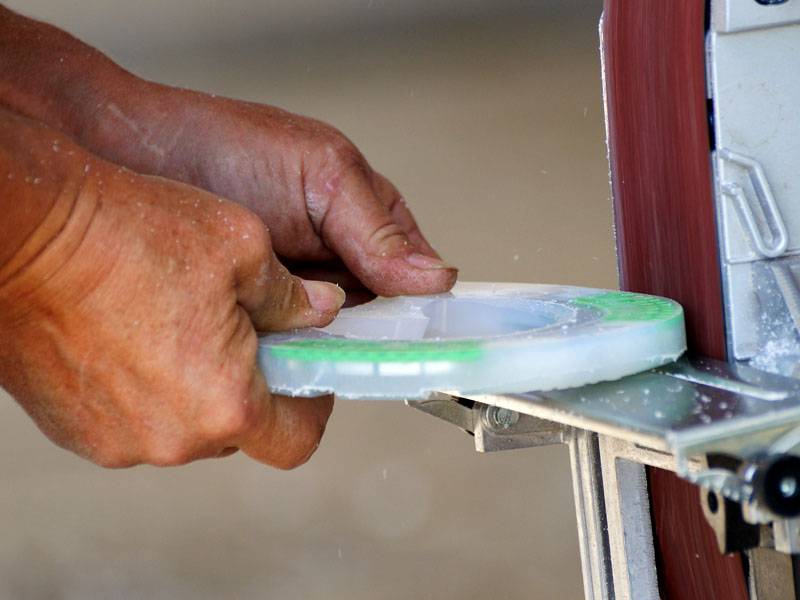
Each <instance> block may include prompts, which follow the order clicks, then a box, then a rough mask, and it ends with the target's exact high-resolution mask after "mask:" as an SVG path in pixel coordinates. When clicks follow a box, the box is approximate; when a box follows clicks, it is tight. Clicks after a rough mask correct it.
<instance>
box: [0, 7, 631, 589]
mask: <svg viewBox="0 0 800 600" xmlns="http://www.w3.org/2000/svg"><path fill="white" fill-rule="evenodd" d="M6 4H7V5H9V6H10V7H13V8H16V9H18V10H21V11H24V12H25V13H27V14H29V15H34V16H38V17H40V18H44V19H47V20H49V21H51V22H53V23H55V24H57V25H60V26H62V27H65V28H67V29H68V30H70V31H72V32H73V33H75V34H76V35H78V36H80V37H82V38H83V39H85V40H87V41H89V42H90V43H93V44H95V45H97V46H99V47H100V48H102V49H103V50H105V51H107V52H109V53H110V54H111V55H112V56H114V57H115V58H116V59H117V60H119V61H121V62H122V64H124V65H125V66H126V67H128V68H130V69H132V70H134V71H135V72H137V73H139V74H141V75H144V76H147V77H149V78H152V79H156V80H159V81H163V82H165V83H173V84H176V85H183V86H190V87H195V88H200V89H204V90H207V91H210V92H214V93H218V94H225V95H229V96H235V97H241V98H246V99H250V100H256V101H262V102H267V103H271V104H277V105H280V106H283V107H286V108H289V109H291V110H294V111H296V112H300V113H304V114H309V115H313V116H315V117H318V118H322V119H325V120H327V121H330V122H331V123H333V124H335V125H336V126H337V127H339V128H340V129H342V130H343V131H344V132H345V133H346V134H347V135H348V136H349V137H350V138H351V139H353V140H354V141H355V142H356V143H357V144H358V145H359V146H360V147H361V149H362V150H363V151H364V153H365V154H366V155H367V157H368V158H369V159H370V161H371V162H372V164H373V165H374V166H375V167H377V168H378V169H379V170H381V171H382V172H384V173H385V174H386V175H387V176H389V177H390V178H391V179H392V180H393V181H395V183H396V184H397V185H398V186H399V187H400V189H401V190H403V192H404V194H405V195H406V197H407V198H408V200H409V203H410V204H411V206H412V208H413V209H414V211H415V213H416V215H417V216H418V219H419V220H420V222H421V224H422V226H423V229H424V231H425V232H426V233H427V234H428V236H429V238H430V239H431V240H433V242H434V243H435V245H436V246H437V247H438V248H439V250H440V251H441V252H442V254H443V255H444V256H445V258H446V259H448V260H449V261H450V262H452V263H454V264H456V265H458V266H459V267H461V278H462V279H464V280H487V281H491V280H499V281H530V282H558V283H568V284H569V283H574V284H581V285H590V286H600V287H614V286H615V285H616V275H615V270H614V253H613V251H614V249H613V236H612V232H611V211H610V203H609V199H608V166H607V163H606V160H605V147H604V140H603V137H604V133H603V121H602V104H601V94H600V70H599V58H598V53H597V33H596V30H597V21H598V18H599V14H600V2H599V0H592V1H588V0H575V1H561V2H558V1H556V0H551V1H549V2H545V1H529V2H524V3H523V2H516V1H511V0H505V1H497V0H436V1H425V0H403V1H399V0H398V1H395V2H388V1H381V0H347V1H340V2H333V1H326V0H313V1H312V0H307V1H305V2H288V1H286V2H279V1H277V0H272V1H267V2H264V1H258V0H228V1H227V2H223V1H221V0H218V1H214V0H196V1H190V0H181V1H178V0H161V1H156V0H139V1H131V0H129V1H124V0H80V1H79V0H69V1H67V0H14V1H12V2H6ZM0 394H1V392H0ZM0 420H2V423H3V427H2V431H3V436H2V440H0V477H2V481H3V485H2V487H0V522H1V523H2V528H3V535H2V537H0V597H2V598H90V597H91V598H94V597H104V598H137V597H142V598H223V597H224V598H279V599H283V598H291V599H294V598H298V599H299V598H303V599H317V598H350V599H362V598H363V599H384V598H392V599H395V598H396V599H406V598H435V599H449V598H453V599H456V598H458V599H462V600H465V599H470V598H475V599H477V598H485V597H492V598H514V599H516V598H543V599H544V598H578V597H580V596H581V579H580V571H579V565H578V555H577V538H576V534H575V518H574V512H573V511H574V509H573V504H572V498H571V491H570V481H569V467H568V460H567V456H566V451H565V450H564V449H563V448H540V449H536V450H528V451H517V452H512V453H506V454H496V455H478V454H476V453H474V451H473V450H472V446H471V439H470V438H469V437H467V436H466V435H465V434H463V433H461V432H459V431H457V430H456V429H454V428H452V427H450V426H447V425H446V424H443V423H439V422H437V421H434V420H433V419H430V418H428V417H425V416H424V415H422V414H419V413H417V412H416V411H412V410H410V409H408V408H405V407H404V406H402V405H400V404H396V403H369V402H365V403H357V404H356V403H345V402H340V403H338V405H337V408H336V410H335V412H334V416H333V418H332V419H331V422H330V425H329V427H328V432H327V435H326V439H325V440H324V441H323V444H322V446H321V447H320V450H319V451H318V453H317V455H316V456H315V457H314V458H313V459H312V460H311V462H310V463H309V464H308V465H306V466H305V467H303V468H301V469H299V470H297V471H293V472H290V473H282V472H276V471H272V470H269V469H267V468H264V467H262V466H259V465H257V464H255V463H253V462H250V461H248V460H247V459H245V458H243V457H240V456H235V457H231V458H228V459H225V460H220V461H206V462H203V463H199V464H194V465H190V466H188V467H182V468H178V469H167V470H159V469H154V468H148V467H141V468H135V469H130V470H125V471H104V470H101V469H98V468H96V467H94V466H92V465H90V464H88V463H85V462H83V461H81V460H79V459H77V458H75V457H73V456H72V455H70V454H67V453H66V452H63V451H61V450H59V449H57V448H55V447H54V446H52V445H50V444H49V442H47V440H45V439H44V437H43V436H41V435H40V434H39V433H38V431H37V430H36V428H35V427H34V426H33V425H32V424H31V422H30V421H29V420H28V419H27V418H26V416H25V415H24V414H23V413H22V411H21V410H20V409H19V408H18V407H17V406H16V404H14V402H13V401H12V400H11V399H9V398H7V397H6V396H0Z"/></svg>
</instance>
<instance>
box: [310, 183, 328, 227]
mask: <svg viewBox="0 0 800 600" xmlns="http://www.w3.org/2000/svg"><path fill="white" fill-rule="evenodd" d="M329 208H330V198H329V197H328V196H327V195H324V194H316V193H314V192H308V193H307V194H306V211H307V212H308V218H309V219H310V220H311V225H312V226H313V227H314V231H319V230H320V227H322V221H323V220H324V218H325V215H326V214H327V212H328V209H329Z"/></svg>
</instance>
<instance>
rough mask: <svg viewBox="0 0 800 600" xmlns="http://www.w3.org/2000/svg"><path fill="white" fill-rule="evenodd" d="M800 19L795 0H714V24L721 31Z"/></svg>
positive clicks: (712, 14)
mask: <svg viewBox="0 0 800 600" xmlns="http://www.w3.org/2000/svg"><path fill="white" fill-rule="evenodd" d="M797 22H800V6H798V3H797V2H796V1H795V0H712V2H711V27H712V29H713V30H714V31H717V32H720V33H731V32H734V31H746V30H748V29H763V28H766V27H778V26H781V25H787V24H790V23H797Z"/></svg>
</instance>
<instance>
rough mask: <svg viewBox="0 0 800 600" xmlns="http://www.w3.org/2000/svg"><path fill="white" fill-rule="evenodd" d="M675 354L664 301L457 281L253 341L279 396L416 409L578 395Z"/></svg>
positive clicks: (677, 324)
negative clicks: (474, 400)
mask: <svg viewBox="0 0 800 600" xmlns="http://www.w3.org/2000/svg"><path fill="white" fill-rule="evenodd" d="M685 349H686V337H685V332H684V322H683V309H682V308H681V306H680V305H679V304H677V303H676V302H673V301H672V300H667V299H666V298H659V297H656V296H647V295H644V294H632V293H627V292H617V291H609V290H597V289H589V288H577V287H565V286H555V285H537V284H511V283H458V284H456V286H455V287H454V288H453V290H452V291H451V292H449V293H447V294H439V295H435V296H404V297H397V298H378V299H376V300H373V301H372V302H369V303H367V304H364V305H361V306H357V307H354V308H347V309H344V310H342V311H341V313H340V315H339V316H338V317H337V318H336V320H335V321H334V322H333V323H332V324H331V325H329V326H328V327H326V328H324V329H303V330H297V331H294V332H291V333H289V334H272V335H268V336H265V337H262V338H261V340H260V346H259V362H260V365H261V368H262V369H263V371H264V373H265V374H266V377H267V381H268V382H269V386H270V390H271V391H273V392H275V393H279V394H286V395H292V396H306V397H308V396H318V395H321V394H328V393H334V394H336V396H337V397H339V398H343V399H377V400H421V399H425V398H428V397H430V396H431V394H433V393H435V392H438V391H446V392H450V393H454V394H458V393H462V394H482V393H518V392H519V393H521V392H529V391H546V390H553V389H563V388H571V387H578V386H582V385H586V384H590V383H596V382H599V381H608V380H614V379H619V378H620V377H624V376H626V375H632V374H634V373H638V372H640V371H645V370H647V369H650V368H653V367H657V366H660V365H663V364H666V363H669V362H672V361H673V360H675V359H677V358H678V357H679V356H680V355H681V354H682V353H683V352H684V350H685Z"/></svg>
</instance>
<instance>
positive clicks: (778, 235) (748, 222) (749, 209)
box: [717, 148, 789, 258]
mask: <svg viewBox="0 0 800 600" xmlns="http://www.w3.org/2000/svg"><path fill="white" fill-rule="evenodd" d="M717 154H718V156H719V157H720V158H721V159H723V160H727V161H729V162H732V163H734V164H737V165H739V166H741V167H744V168H745V169H746V170H747V175H748V177H749V178H750V183H751V184H752V186H753V190H754V191H755V193H756V200H757V201H758V202H759V203H760V205H761V206H760V208H761V212H762V213H763V215H764V220H765V222H766V223H765V224H766V227H767V229H768V230H769V232H770V234H771V238H772V239H771V240H770V242H767V241H766V240H764V236H763V235H762V234H761V230H760V229H759V227H758V224H757V223H756V217H755V214H754V212H753V208H754V207H753V204H752V203H751V200H750V199H749V198H748V196H747V194H746V193H745V191H744V188H742V186H741V185H739V184H738V183H722V185H721V186H720V189H721V191H722V193H723V194H724V195H726V196H730V197H731V198H733V199H734V201H735V202H736V207H737V208H738V210H739V216H740V217H741V218H742V220H743V221H744V224H745V226H746V227H747V230H748V231H749V233H750V238H751V241H752V242H753V246H755V249H756V251H757V252H758V253H759V254H761V255H762V256H765V257H767V258H777V257H778V256H780V255H782V254H783V253H784V252H786V247H787V246H788V245H789V235H788V234H787V233H786V225H784V223H783V217H782V216H781V213H780V210H779V209H778V205H777V203H776V202H775V197H774V196H773V195H772V189H771V188H770V185H769V182H768V181H767V176H766V175H765V174H764V169H763V168H762V167H761V164H760V163H759V162H758V161H756V160H754V159H752V158H750V157H747V156H744V155H743V154H738V153H736V152H732V151H731V150H728V149H727V148H722V149H720V150H719V151H718V153H717Z"/></svg>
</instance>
